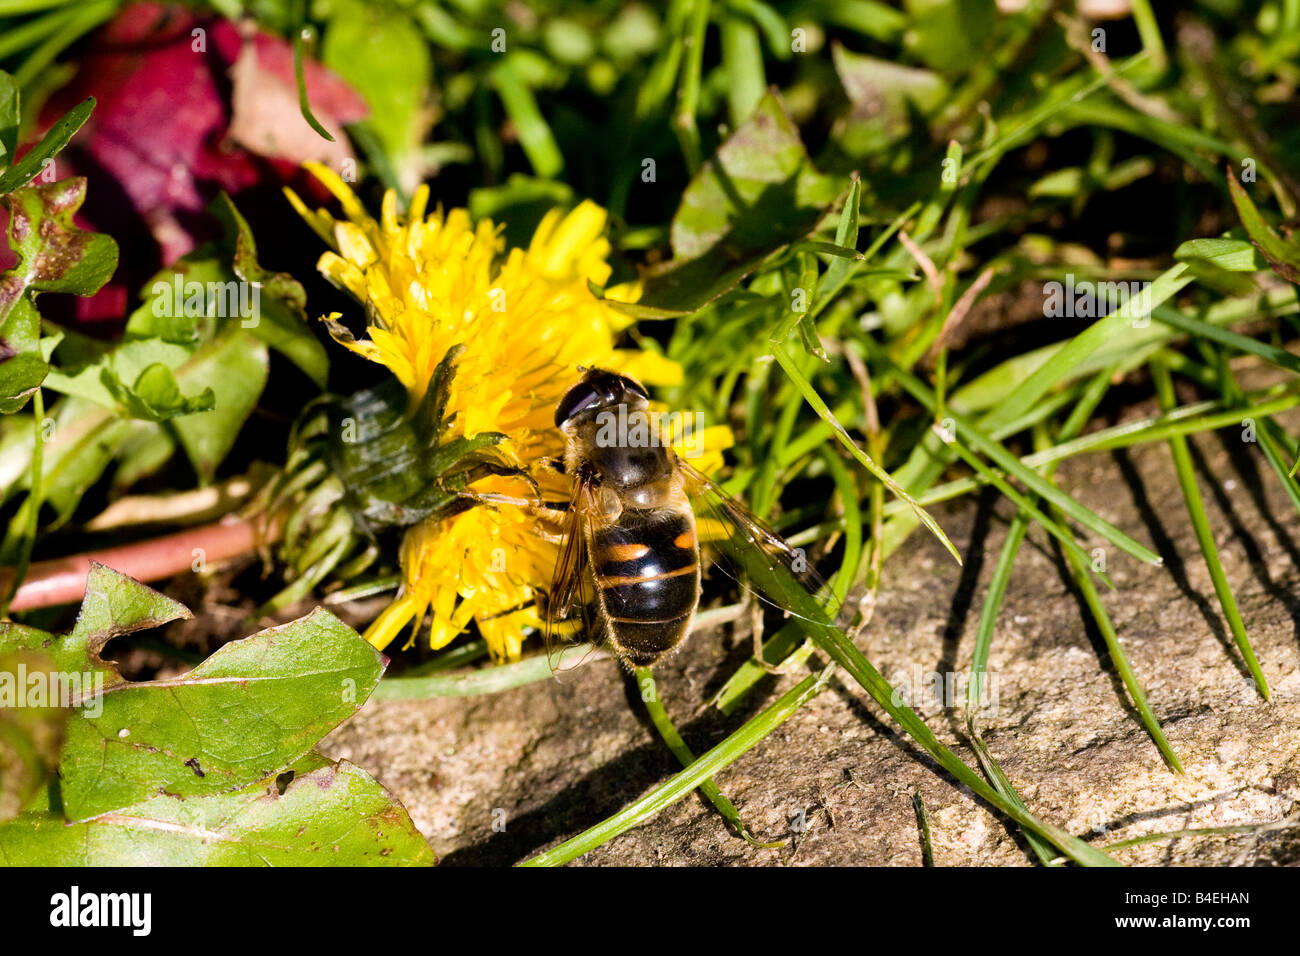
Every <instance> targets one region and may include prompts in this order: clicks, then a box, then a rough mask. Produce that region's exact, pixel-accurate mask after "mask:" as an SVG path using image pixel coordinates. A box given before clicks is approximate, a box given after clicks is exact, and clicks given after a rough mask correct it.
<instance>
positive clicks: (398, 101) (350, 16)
mask: <svg viewBox="0 0 1300 956" xmlns="http://www.w3.org/2000/svg"><path fill="white" fill-rule="evenodd" d="M332 10H333V13H332V16H331V17H330V20H329V22H328V23H327V24H326V26H325V38H324V42H323V43H322V45H321V60H322V62H324V64H325V65H326V66H328V67H329V68H330V69H331V70H333V71H334V72H335V73H337V74H339V76H341V77H343V79H345V80H347V81H348V83H350V84H351V85H352V87H353V89H355V90H356V91H357V92H358V93H360V94H361V96H362V97H363V98H364V99H365V101H366V103H367V104H368V105H369V107H370V118H369V119H367V120H365V121H364V122H362V123H360V124H358V125H359V126H361V127H363V128H365V129H367V130H369V131H370V132H371V133H373V136H374V138H375V140H377V142H378V144H379V147H380V149H381V150H382V151H383V153H384V154H386V157H387V159H388V160H389V161H390V162H391V163H392V165H393V167H394V168H395V170H396V173H397V178H398V181H399V182H402V183H407V182H408V180H413V181H414V182H418V181H419V178H420V177H419V171H420V164H419V159H418V154H419V147H420V144H421V143H422V142H423V141H424V134H425V132H426V131H427V129H428V127H429V123H430V120H431V118H432V115H433V114H432V112H431V111H430V110H429V109H428V108H427V103H426V100H427V98H428V94H429V86H430V84H431V82H432V79H433V64H432V60H431V58H430V54H429V45H428V44H427V43H426V42H425V40H424V37H422V36H421V35H420V30H419V28H418V27H417V26H416V25H415V23H414V21H412V20H411V18H410V17H409V16H407V15H406V14H405V13H403V12H402V11H400V10H396V9H388V8H384V7H381V6H379V5H377V4H373V3H360V2H357V0H346V2H337V3H335V4H333V5H332ZM398 64H400V67H401V68H400V69H395V68H394V66H395V65H398ZM412 173H414V174H415V175H414V176H412V175H411V174H412ZM414 182H412V183H411V184H410V185H413V184H414ZM410 185H408V186H407V188H410Z"/></svg>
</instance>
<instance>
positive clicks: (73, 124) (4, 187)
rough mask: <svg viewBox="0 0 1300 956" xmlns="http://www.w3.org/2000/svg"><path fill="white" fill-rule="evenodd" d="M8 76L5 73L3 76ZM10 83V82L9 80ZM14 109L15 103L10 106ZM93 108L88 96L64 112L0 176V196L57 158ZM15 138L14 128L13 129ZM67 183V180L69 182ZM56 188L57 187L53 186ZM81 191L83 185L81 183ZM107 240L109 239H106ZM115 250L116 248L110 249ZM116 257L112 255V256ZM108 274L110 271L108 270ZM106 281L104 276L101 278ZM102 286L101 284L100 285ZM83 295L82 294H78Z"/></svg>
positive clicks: (0, 112) (0, 128)
mask: <svg viewBox="0 0 1300 956" xmlns="http://www.w3.org/2000/svg"><path fill="white" fill-rule="evenodd" d="M7 75H8V74H6V76H7ZM10 82H11V83H12V80H10ZM13 108H14V109H15V110H16V109H17V103H16V102H15V103H14V107H13ZM94 108H95V98H94V97H93V96H92V97H90V98H88V99H86V100H83V101H82V102H81V103H78V104H77V105H76V106H74V107H73V108H72V109H70V110H68V112H67V113H65V114H64V115H63V117H62V118H61V119H60V120H59V121H58V122H57V123H55V124H54V125H53V126H51V127H50V131H49V132H48V133H46V134H45V136H44V138H42V139H41V141H40V142H39V143H37V144H36V145H35V146H33V147H32V148H31V149H30V150H29V151H28V153H27V155H26V156H24V157H23V158H22V159H21V160H20V161H19V162H17V163H14V165H12V166H10V167H9V168H8V169H7V170H5V171H4V173H3V174H0V195H4V194H5V193H11V192H13V191H14V190H15V189H18V188H19V187H20V186H25V185H26V184H27V183H28V182H30V181H31V179H32V178H33V177H34V176H35V175H36V174H37V173H39V172H40V171H41V169H42V167H43V166H44V165H45V161H46V160H47V159H51V158H53V157H54V156H57V155H58V154H59V152H60V151H62V149H63V147H65V146H67V145H68V141H69V140H70V139H72V136H73V134H74V133H76V132H77V130H79V129H81V126H82V124H83V123H85V122H86V120H87V119H89V118H90V114H91V111H92V110H94ZM6 115H7V113H6V112H4V111H3V110H0V122H3V121H4V118H5V116H6ZM13 128H14V130H15V132H14V134H13V135H15V137H16V127H13ZM6 134H7V131H6V129H5V128H4V127H3V126H0V136H4V135H6ZM69 182H71V180H69ZM55 185H58V184H55ZM83 190H84V184H83ZM77 205H78V206H79V205H81V203H80V201H78V203H77ZM110 241H111V240H110ZM114 248H116V246H115V247H114ZM115 256H116V253H115ZM109 271H110V273H111V271H112V270H109ZM105 278H107V277H105ZM101 284H102V283H101ZM82 294H83V295H85V294H86V293H82Z"/></svg>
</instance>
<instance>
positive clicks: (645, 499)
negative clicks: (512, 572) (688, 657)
mask: <svg viewBox="0 0 1300 956" xmlns="http://www.w3.org/2000/svg"><path fill="white" fill-rule="evenodd" d="M648 407H649V401H648V397H647V394H646V391H645V389H644V388H642V387H641V385H640V384H639V383H637V382H636V381H634V380H632V379H631V378H629V377H627V376H625V375H620V374H618V373H616V372H610V371H606V370H603V369H588V370H585V374H584V376H583V378H582V380H581V381H580V382H578V383H577V384H576V385H574V386H573V387H572V388H571V389H569V391H568V392H567V393H566V394H565V396H564V397H563V398H562V399H561V400H560V402H559V404H558V405H557V406H556V409H555V425H556V427H557V428H558V429H559V430H560V431H561V433H562V434H563V435H564V439H565V443H566V451H565V456H564V460H563V462H557V463H556V470H559V471H562V472H563V473H564V474H565V475H568V476H570V477H571V480H572V493H571V497H570V500H569V505H568V511H567V524H566V528H565V530H564V533H563V543H562V546H561V549H560V556H559V559H558V561H557V562H556V567H555V573H554V576H553V580H552V582H551V587H550V592H549V595H548V601H547V608H546V612H547V613H546V619H547V637H548V640H549V639H550V637H551V635H553V634H554V633H555V632H556V631H557V630H558V624H559V622H560V621H562V620H563V619H564V618H566V617H567V616H568V615H569V614H570V612H571V611H572V610H573V609H574V607H575V605H577V606H578V607H579V609H580V610H581V612H582V615H583V624H584V629H585V630H586V631H587V632H588V633H587V637H588V639H589V640H591V641H592V642H593V643H601V641H602V640H603V641H607V642H608V643H609V645H610V646H611V647H612V648H613V650H614V652H615V653H616V654H617V655H618V657H619V659H620V660H622V661H623V663H624V665H625V666H627V667H628V668H629V669H630V668H635V667H648V666H650V665H652V664H655V663H657V662H658V661H660V660H662V659H663V658H664V657H665V656H666V655H668V654H670V653H671V652H672V651H674V650H676V649H677V647H679V646H680V645H681V643H682V641H683V639H684V638H685V637H686V635H687V633H688V632H689V631H690V627H691V622H692V620H693V619H694V617H695V611H696V608H697V607H698V605H699V602H700V593H701V577H700V543H701V542H700V538H701V534H700V530H699V529H700V525H701V524H703V525H707V526H708V527H709V530H710V531H711V532H713V533H712V534H706V535H704V537H705V539H706V541H708V540H709V539H710V538H716V537H718V532H721V533H722V534H725V535H726V536H727V538H728V542H727V543H728V545H729V548H730V549H731V550H732V551H733V553H735V552H737V551H741V552H743V551H748V552H749V557H750V558H751V559H752V558H753V557H754V556H755V555H756V554H757V555H759V556H761V559H760V561H759V565H760V566H761V567H762V568H766V570H767V572H768V573H767V574H766V575H761V576H762V577H764V578H766V579H767V580H766V582H760V587H762V589H763V590H764V591H766V592H768V593H767V597H768V598H769V599H775V600H776V602H777V603H778V604H779V605H780V606H782V607H783V609H785V610H786V611H787V612H788V613H795V612H794V609H793V608H792V607H791V606H790V605H791V603H793V602H790V601H783V600H782V594H783V593H785V594H787V595H788V594H789V589H791V588H797V589H800V590H802V591H803V592H804V593H803V594H802V595H800V596H801V597H803V598H805V600H806V599H807V598H808V596H810V595H818V594H819V592H820V593H821V594H822V595H823V596H822V597H821V598H818V607H822V608H824V607H825V604H826V602H827V598H826V597H825V596H824V595H825V591H824V585H823V582H822V581H821V579H820V578H819V577H818V576H817V574H816V572H815V571H814V570H813V569H812V567H811V565H810V564H809V563H808V562H807V560H806V558H805V557H804V555H803V553H802V552H801V551H798V550H796V549H794V548H791V547H790V546H789V545H788V544H786V542H785V541H784V540H783V539H782V538H781V537H780V536H779V535H778V534H777V533H776V532H774V531H772V530H771V529H770V528H768V527H767V526H766V525H764V524H763V523H762V522H761V521H760V520H759V519H757V518H756V517H754V515H752V514H751V513H750V512H749V511H748V510H747V509H745V508H744V506H742V505H741V504H740V503H739V502H737V501H736V500H735V499H734V498H731V497H730V496H729V495H727V494H726V492H724V491H723V490H722V489H721V488H719V487H718V486H717V485H716V484H714V483H713V482H712V481H710V480H709V479H708V478H706V477H705V476H704V475H702V474H700V473H699V472H698V471H697V470H696V469H695V468H693V467H691V465H689V464H687V463H686V462H685V461H682V460H681V459H680V458H679V456H678V455H677V454H676V453H675V452H674V451H673V449H672V448H671V447H669V445H668V443H667V442H665V441H664V440H663V439H662V436H660V435H659V434H658V432H657V422H656V421H655V420H654V419H653V418H652V416H651V414H650V412H649V411H648ZM697 509H698V511H699V518H700V522H699V523H697V514H696V511H697ZM715 550H716V549H715ZM736 563H742V562H740V561H739V560H737V561H736ZM744 563H746V564H750V563H752V562H744ZM751 577H752V575H751ZM584 596H585V597H589V598H590V599H589V600H584ZM826 614H827V616H828V619H833V618H834V613H833V611H831V610H826ZM801 616H802V615H801Z"/></svg>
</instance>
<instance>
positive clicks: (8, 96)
mask: <svg viewBox="0 0 1300 956" xmlns="http://www.w3.org/2000/svg"><path fill="white" fill-rule="evenodd" d="M21 122H22V111H21V110H20V108H19V98H18V84H17V83H15V82H14V78H13V77H12V76H10V75H9V74H8V73H6V72H4V71H3V70H0V163H3V164H5V165H6V166H7V165H9V164H11V163H12V162H13V161H14V151H15V150H16V149H17V148H18V126H19V124H20V123H21Z"/></svg>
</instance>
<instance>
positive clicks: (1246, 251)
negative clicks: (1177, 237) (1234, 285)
mask: <svg viewBox="0 0 1300 956" xmlns="http://www.w3.org/2000/svg"><path fill="white" fill-rule="evenodd" d="M1174 258H1175V259H1177V260H1178V261H1179V262H1195V261H1198V260H1199V261H1201V262H1207V263H1209V264H1210V265H1212V266H1217V267H1218V268H1220V269H1223V270H1224V271H1226V272H1258V271H1259V270H1260V269H1267V268H1268V260H1267V259H1265V258H1264V257H1263V256H1262V255H1260V253H1259V251H1258V250H1257V249H1256V248H1255V247H1254V246H1253V245H1251V244H1250V243H1249V242H1246V241H1244V240H1242V239H1189V240H1187V241H1186V242H1184V243H1182V244H1181V245H1180V246H1179V247H1178V248H1177V249H1175V250H1174Z"/></svg>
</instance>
